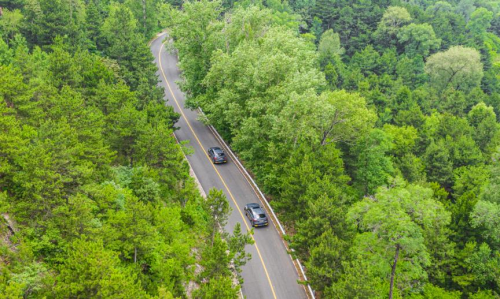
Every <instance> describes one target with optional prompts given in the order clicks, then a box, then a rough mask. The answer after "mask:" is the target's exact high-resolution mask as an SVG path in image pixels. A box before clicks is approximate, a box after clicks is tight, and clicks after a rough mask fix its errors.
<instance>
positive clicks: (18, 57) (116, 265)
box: [0, 0, 251, 298]
mask: <svg viewBox="0 0 500 299" xmlns="http://www.w3.org/2000/svg"><path fill="white" fill-rule="evenodd" d="M138 3H139V2H138V1H125V2H124V3H119V2H111V1H99V0H97V1H96V0H90V1H80V0H70V1H67V0H19V1H0V8H1V10H0V11H1V12H2V13H1V14H2V15H1V16H0V36H1V38H0V237H1V238H0V297H1V298H174V297H176V298H177V297H179V298H181V297H186V296H190V297H193V298H234V297H236V296H237V294H238V292H239V286H238V284H236V283H235V281H236V276H235V274H237V272H238V271H239V269H240V266H241V265H243V264H244V263H245V261H246V260H247V259H248V256H247V255H246V254H245V253H244V251H243V249H244V246H245V244H247V243H251V241H250V240H251V239H250V238H249V236H248V235H246V234H243V233H242V231H241V229H240V228H239V227H238V226H237V227H236V228H234V232H233V234H232V235H229V234H228V233H225V232H223V231H221V230H220V227H224V225H225V222H226V219H227V217H228V215H229V213H230V208H229V205H228V202H227V200H226V199H225V196H224V195H223V193H222V192H221V191H217V190H211V191H210V193H209V194H208V196H207V198H206V199H204V198H202V196H201V195H200V194H199V191H198V189H197V187H196V185H195V183H194V181H193V179H192V178H191V177H190V176H189V166H188V164H187V162H186V161H185V158H184V155H183V150H184V149H183V148H182V146H181V145H179V144H177V143H176V141H175V138H174V136H173V131H174V130H175V129H176V128H175V123H176V121H177V120H178V118H179V115H178V114H176V113H175V112H174V111H173V109H172V108H171V107H169V106H166V105H165V103H164V99H163V97H164V91H163V90H162V89H161V88H158V87H157V82H158V78H157V75H156V67H155V65H154V64H153V63H152V62H153V56H152V55H151V53H150V50H149V48H148V39H149V38H151V37H153V36H154V34H155V33H156V32H157V31H159V30H160V28H159V25H160V24H159V23H158V22H156V21H155V22H153V23H151V22H150V20H152V19H149V18H148V19H145V18H143V6H142V5H138ZM148 5H149V1H148ZM151 9H155V8H154V7H152V8H150V7H149V6H148V11H147V12H148V13H149V10H151ZM154 11H156V10H154ZM231 269H233V270H236V273H235V271H233V270H231Z"/></svg>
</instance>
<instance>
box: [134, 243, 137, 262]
mask: <svg viewBox="0 0 500 299" xmlns="http://www.w3.org/2000/svg"><path fill="white" fill-rule="evenodd" d="M135 263H137V246H134V264H135Z"/></svg>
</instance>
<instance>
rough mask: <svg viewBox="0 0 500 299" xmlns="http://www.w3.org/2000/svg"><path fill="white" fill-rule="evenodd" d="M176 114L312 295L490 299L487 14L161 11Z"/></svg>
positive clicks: (496, 78)
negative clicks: (288, 254) (213, 146)
mask: <svg viewBox="0 0 500 299" xmlns="http://www.w3.org/2000/svg"><path fill="white" fill-rule="evenodd" d="M161 7H162V10H161V14H162V16H161V21H162V25H163V26H162V27H166V28H169V33H170V35H171V37H172V38H173V41H174V46H175V48H176V49H177V50H178V53H179V58H180V64H179V65H180V67H181V69H182V71H183V75H184V79H185V80H184V81H183V82H182V88H183V90H184V91H185V93H186V94H187V96H188V102H189V104H188V105H189V106H190V107H191V108H196V107H202V108H203V111H205V113H206V114H207V116H208V119H209V121H210V122H211V124H213V125H214V126H215V127H216V128H217V129H218V130H219V132H221V134H222V135H223V136H224V138H225V139H226V140H227V141H228V142H229V143H230V144H231V146H232V148H233V149H234V150H235V151H236V152H237V153H238V155H239V156H240V157H241V159H242V160H243V161H244V163H245V165H246V166H247V167H248V168H249V169H250V170H251V171H252V172H253V174H254V175H255V177H256V179H257V181H258V182H259V184H260V185H261V186H262V188H263V189H264V190H265V192H266V193H267V194H268V195H269V198H270V200H271V204H272V205H273V206H274V207H275V208H276V209H277V211H279V217H280V219H281V220H282V221H284V222H285V223H286V225H287V227H288V229H289V231H290V235H289V236H288V237H289V238H290V240H291V244H292V247H293V248H294V249H295V253H296V255H297V256H298V257H299V258H300V259H301V260H302V261H304V262H305V265H306V268H307V276H308V278H309V279H310V283H311V285H312V287H313V288H314V289H315V290H316V291H318V294H321V295H322V297H323V298H387V297H391V298H403V297H404V298H497V297H498V296H499V294H500V270H499V269H500V243H499V242H500V238H499V236H500V181H499V180H500V177H499V175H500V161H499V158H500V147H499V146H500V130H499V124H498V121H499V120H500V4H499V2H498V1H487V0H484V1H483V0H476V1H475V0H461V1H433V0H429V1H426V0H424V1H379V0H371V1H370V0H369V1H331V0H316V1H308V0H306V1H290V2H280V1H275V0H269V1H263V2H260V1H241V2H234V1H206V0H201V1H187V2H183V3H182V4H181V3H179V2H175V1H171V2H170V3H169V4H163V5H161Z"/></svg>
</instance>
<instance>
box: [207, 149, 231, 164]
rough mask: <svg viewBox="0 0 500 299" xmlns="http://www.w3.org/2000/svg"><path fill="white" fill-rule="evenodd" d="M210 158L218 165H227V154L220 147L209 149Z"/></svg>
mask: <svg viewBox="0 0 500 299" xmlns="http://www.w3.org/2000/svg"><path fill="white" fill-rule="evenodd" d="M208 156H209V157H210V159H211V160H212V162H214V164H217V163H227V158H226V154H224V151H223V150H222V149H221V148H220V147H211V148H209V149H208Z"/></svg>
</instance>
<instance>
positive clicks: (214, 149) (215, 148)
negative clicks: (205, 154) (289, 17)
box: [210, 147, 224, 153]
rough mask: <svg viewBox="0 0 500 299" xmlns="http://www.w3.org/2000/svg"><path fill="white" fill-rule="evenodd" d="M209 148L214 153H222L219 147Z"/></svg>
mask: <svg viewBox="0 0 500 299" xmlns="http://www.w3.org/2000/svg"><path fill="white" fill-rule="evenodd" d="M210 149H211V150H213V151H214V152H216V153H224V151H223V150H222V149H221V148H220V147H211V148H210Z"/></svg>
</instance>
